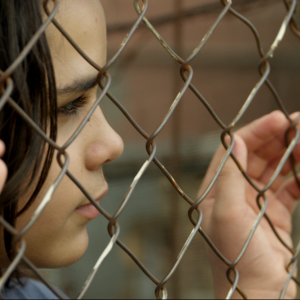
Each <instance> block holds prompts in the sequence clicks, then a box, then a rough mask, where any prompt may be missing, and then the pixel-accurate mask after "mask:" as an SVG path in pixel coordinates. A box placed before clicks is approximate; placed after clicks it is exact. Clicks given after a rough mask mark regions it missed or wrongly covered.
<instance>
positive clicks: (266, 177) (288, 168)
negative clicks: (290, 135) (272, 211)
mask: <svg viewBox="0 0 300 300" xmlns="http://www.w3.org/2000/svg"><path fill="white" fill-rule="evenodd" d="M283 154H284V153H281V154H279V155H278V156H277V157H275V158H274V159H273V160H271V161H270V162H269V164H268V166H266V168H265V170H264V171H263V172H262V174H261V175H260V177H259V178H258V180H259V181H260V182H261V183H263V184H264V185H266V184H268V183H269V181H270V179H271V177H272V176H273V174H274V172H275V171H276V169H277V167H278V165H279V163H280V161H281V159H282V156H283ZM293 155H294V159H295V167H297V166H298V165H299V163H300V144H299V145H297V146H296V148H295V150H294V152H293ZM292 170H293V166H292V163H291V160H290V159H288V160H287V162H286V163H285V164H284V166H283V167H282V169H281V171H280V174H279V176H278V177H277V178H276V180H275V182H274V184H273V185H272V187H271V189H272V190H273V191H275V192H276V191H277V190H278V188H279V187H280V186H281V185H282V183H283V182H284V181H285V179H286V176H287V175H288V174H290V173H291V172H292Z"/></svg>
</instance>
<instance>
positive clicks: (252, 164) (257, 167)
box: [247, 144, 300, 183]
mask: <svg viewBox="0 0 300 300" xmlns="http://www.w3.org/2000/svg"><path fill="white" fill-rule="evenodd" d="M284 150H286V149H284ZM284 152H285V151H281V152H279V153H277V155H276V156H275V157H273V158H272V157H270V158H269V159H265V158H261V157H260V156H258V155H257V154H256V153H255V152H251V153H249V155H248V170H247V172H248V175H249V176H250V177H252V178H255V179H257V180H260V179H262V178H263V177H264V178H266V179H263V182H265V183H266V181H268V180H269V179H270V177H268V176H267V174H266V172H267V173H268V174H270V173H272V172H274V171H275V169H276V168H277V166H278V164H279V162H280V160H281V158H282V156H283V154H284ZM293 156H294V159H295V164H296V166H297V165H299V164H300V144H297V145H296V147H295V149H294V150H293ZM291 171H292V165H291V163H290V161H288V162H286V164H285V165H284V167H283V168H282V171H281V173H280V174H281V175H282V176H286V175H288V174H289V173H290V172H291Z"/></svg>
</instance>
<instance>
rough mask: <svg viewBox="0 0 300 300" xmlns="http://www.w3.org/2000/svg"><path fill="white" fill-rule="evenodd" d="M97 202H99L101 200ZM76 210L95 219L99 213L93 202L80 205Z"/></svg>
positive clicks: (88, 217)
mask: <svg viewBox="0 0 300 300" xmlns="http://www.w3.org/2000/svg"><path fill="white" fill-rule="evenodd" d="M96 202H97V203H98V204H99V201H96ZM75 211H76V212H77V213H79V214H80V215H82V216H83V217H86V218H87V219H90V220H93V219H95V218H96V217H97V216H98V215H99V211H98V209H97V208H96V207H95V206H94V205H93V204H91V203H90V204H87V205H82V206H79V207H77V208H76V209H75Z"/></svg>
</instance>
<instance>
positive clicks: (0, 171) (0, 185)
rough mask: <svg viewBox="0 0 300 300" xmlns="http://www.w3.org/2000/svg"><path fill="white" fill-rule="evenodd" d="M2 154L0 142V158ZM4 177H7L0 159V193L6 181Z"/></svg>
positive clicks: (2, 144) (2, 145)
mask: <svg viewBox="0 0 300 300" xmlns="http://www.w3.org/2000/svg"><path fill="white" fill-rule="evenodd" d="M4 152H5V145H4V143H3V142H2V141H1V140H0V157H2V156H3V154H4ZM6 177H7V167H6V165H5V163H4V162H3V160H2V159H0V193H1V191H2V189H3V186H4V183H5V181H6ZM0 204H1V203H0Z"/></svg>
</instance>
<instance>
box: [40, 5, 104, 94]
mask: <svg viewBox="0 0 300 300" xmlns="http://www.w3.org/2000/svg"><path fill="white" fill-rule="evenodd" d="M59 3H60V5H59V12H58V14H57V15H56V17H55V18H56V20H57V21H58V22H59V23H60V25H61V26H62V27H63V28H64V29H65V30H66V32H67V33H68V34H69V35H70V36H71V37H72V39H73V40H74V41H75V42H76V43H77V44H78V46H79V47H80V48H81V49H82V50H83V51H84V52H85V53H86V54H87V55H88V56H89V57H90V58H91V59H92V60H94V61H95V62H96V63H97V64H98V65H100V66H103V65H104V64H105V61H106V25H105V16H104V12H103V9H102V6H101V3H100V1H99V0H61V1H59ZM46 36H47V40H48V44H49V47H50V51H51V56H52V60H53V65H54V71H55V77H56V81H57V87H58V88H60V87H63V86H65V85H68V84H72V83H73V82H74V81H76V80H78V79H80V78H82V77H91V76H93V75H95V76H96V74H97V71H96V70H95V69H94V68H93V67H91V66H90V65H89V63H87V62H86V61H85V60H84V59H83V58H82V57H81V56H80V54H78V52H77V51H76V50H75V49H74V48H73V46H72V45H71V44H70V43H69V42H68V41H67V40H66V39H65V38H64V37H63V35H62V34H61V33H60V32H59V31H58V30H57V29H56V27H55V26H54V25H53V24H50V26H49V27H48V28H47V31H46Z"/></svg>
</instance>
